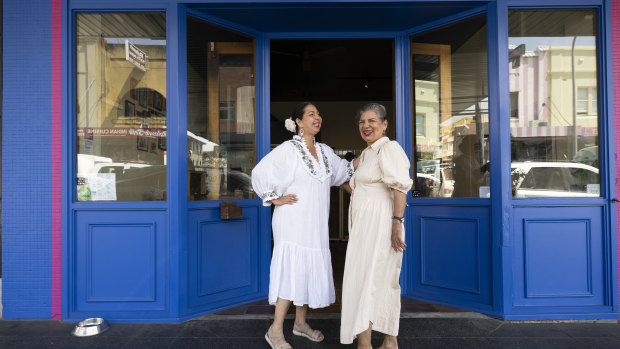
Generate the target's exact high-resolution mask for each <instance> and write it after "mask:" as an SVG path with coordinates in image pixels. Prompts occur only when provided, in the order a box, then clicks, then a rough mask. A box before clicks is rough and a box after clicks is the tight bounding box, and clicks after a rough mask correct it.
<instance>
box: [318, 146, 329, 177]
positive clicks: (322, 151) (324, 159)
mask: <svg viewBox="0 0 620 349" xmlns="http://www.w3.org/2000/svg"><path fill="white" fill-rule="evenodd" d="M317 148H321V155H322V156H323V164H324V165H325V174H326V175H327V176H328V177H329V176H331V175H332V168H331V166H329V161H328V160H327V155H325V151H324V150H323V145H322V144H321V143H319V146H318V147H317Z"/></svg>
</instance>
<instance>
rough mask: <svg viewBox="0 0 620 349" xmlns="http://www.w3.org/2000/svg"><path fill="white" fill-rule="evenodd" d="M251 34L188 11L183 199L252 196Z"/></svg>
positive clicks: (253, 118)
mask: <svg viewBox="0 0 620 349" xmlns="http://www.w3.org/2000/svg"><path fill="white" fill-rule="evenodd" d="M254 54H255V51H254V40H253V39H252V38H251V37H247V36H244V35H241V34H237V33H234V32H231V31H228V30H225V29H222V28H219V27H217V26H214V25H212V24H209V23H206V22H203V21H200V20H198V19H195V18H192V17H188V21H187V167H188V174H187V180H188V187H187V190H188V192H187V196H188V199H189V200H220V199H244V198H254V197H255V194H254V192H253V191H252V188H251V181H250V174H251V172H252V168H253V167H254V164H255V161H256V151H255V149H256V148H255V80H254V57H255V56H254Z"/></svg>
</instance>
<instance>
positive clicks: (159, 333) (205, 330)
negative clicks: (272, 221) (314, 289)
mask: <svg viewBox="0 0 620 349" xmlns="http://www.w3.org/2000/svg"><path fill="white" fill-rule="evenodd" d="M310 315H312V314H310ZM308 322H309V323H310V325H312V326H313V327H314V328H317V329H320V330H321V331H323V333H324V334H325V337H326V339H325V341H323V342H322V343H313V342H310V341H308V340H306V339H303V338H300V337H296V336H293V335H292V334H291V331H292V326H293V318H292V317H290V316H289V318H287V320H286V322H285V336H286V338H287V340H288V341H289V343H290V344H291V345H292V346H293V348H295V349H304V348H317V349H318V348H321V349H327V348H355V345H341V344H340V343H339V329H340V319H339V317H338V316H337V315H330V314H326V315H320V314H317V316H309V320H308ZM269 324H270V317H268V316H263V315H259V316H249V315H245V316H222V315H207V316H203V317H200V318H197V319H194V320H190V321H186V322H184V323H180V324H120V323H112V324H110V328H109V330H108V331H106V332H104V333H102V334H100V335H97V336H92V337H82V338H78V337H74V336H72V335H71V330H72V329H73V327H74V325H75V324H73V323H63V322H59V321H8V320H0V348H3V349H17V348H19V349H22V348H89V349H92V348H154V349H155V348H175V349H176V348H225V349H234V348H239V349H254V348H256V349H269V345H268V344H267V343H266V342H265V340H264V338H263V336H264V335H265V332H266V330H267V328H268V326H269ZM381 340H382V336H381V335H379V334H375V335H374V336H373V346H374V347H375V348H376V347H378V346H379V345H380V344H381ZM398 340H399V345H400V348H401V349H409V348H459V349H461V348H475V349H484V348H502V349H506V348H527V349H538V348H544V349H547V348H587V349H595V348H601V349H613V348H620V324H619V323H618V322H617V321H609V320H603V321H571V322H509V321H501V320H497V319H493V318H489V317H486V316H483V315H480V314H477V313H468V312H463V313H447V314H435V315H428V314H427V315H424V314H422V315H420V314H414V315H410V314H404V315H403V317H402V318H401V322H400V335H399V337H398Z"/></svg>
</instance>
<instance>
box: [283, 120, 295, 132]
mask: <svg viewBox="0 0 620 349" xmlns="http://www.w3.org/2000/svg"><path fill="white" fill-rule="evenodd" d="M295 126H296V125H295V121H293V118H288V119H286V120H284V127H286V129H287V130H289V131H290V132H293V133H295Z"/></svg>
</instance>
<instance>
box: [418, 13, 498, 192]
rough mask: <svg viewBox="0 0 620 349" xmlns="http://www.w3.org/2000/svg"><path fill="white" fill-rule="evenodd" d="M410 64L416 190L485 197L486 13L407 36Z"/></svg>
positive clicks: (486, 113) (486, 124)
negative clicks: (408, 39) (409, 47)
mask: <svg viewBox="0 0 620 349" xmlns="http://www.w3.org/2000/svg"><path fill="white" fill-rule="evenodd" d="M411 64H412V72H413V79H414V81H413V94H414V96H413V100H414V110H413V113H412V115H416V120H415V131H414V134H415V144H414V147H415V149H414V154H415V176H416V185H415V190H417V191H418V192H420V194H421V196H423V197H487V196H488V195H489V190H488V188H489V172H488V169H489V165H488V159H489V156H488V155H489V149H488V141H487V140H488V132H489V127H488V120H489V115H488V81H487V80H488V79H487V40H486V17H485V16H478V17H475V18H471V19H468V20H465V21H462V22H459V23H456V24H451V25H448V26H445V27H443V28H440V29H437V30H434V31H431V32H428V33H424V34H421V35H417V36H415V37H412V38H411ZM420 115H424V117H423V118H420V117H419V116H420Z"/></svg>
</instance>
